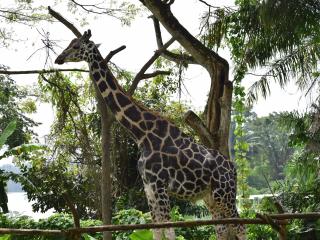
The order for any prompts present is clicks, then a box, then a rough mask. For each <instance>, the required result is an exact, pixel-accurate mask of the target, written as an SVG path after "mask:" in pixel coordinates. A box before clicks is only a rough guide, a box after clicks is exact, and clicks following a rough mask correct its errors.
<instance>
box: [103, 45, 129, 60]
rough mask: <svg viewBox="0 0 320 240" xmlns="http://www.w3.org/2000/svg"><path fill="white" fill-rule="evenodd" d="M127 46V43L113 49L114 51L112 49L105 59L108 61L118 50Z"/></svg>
mask: <svg viewBox="0 0 320 240" xmlns="http://www.w3.org/2000/svg"><path fill="white" fill-rule="evenodd" d="M125 48H126V46H125V45H122V46H121V47H119V48H117V49H115V50H113V51H110V52H109V54H108V55H107V56H106V58H105V59H104V60H105V61H106V62H109V61H110V60H111V58H112V57H113V56H114V55H116V54H117V53H118V52H120V51H122V50H124V49H125Z"/></svg>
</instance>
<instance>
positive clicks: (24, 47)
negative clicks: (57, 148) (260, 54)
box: [0, 0, 308, 137]
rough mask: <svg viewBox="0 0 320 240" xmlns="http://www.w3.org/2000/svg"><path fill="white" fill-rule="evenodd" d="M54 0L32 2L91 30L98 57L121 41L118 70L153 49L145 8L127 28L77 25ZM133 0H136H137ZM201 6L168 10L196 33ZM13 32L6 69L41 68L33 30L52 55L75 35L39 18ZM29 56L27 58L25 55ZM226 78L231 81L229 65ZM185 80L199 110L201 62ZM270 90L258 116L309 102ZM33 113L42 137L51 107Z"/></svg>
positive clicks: (30, 79)
mask: <svg viewBox="0 0 320 240" xmlns="http://www.w3.org/2000/svg"><path fill="white" fill-rule="evenodd" d="M9 2H10V1H8V3H9ZM54 2H55V1H37V4H44V6H46V5H49V4H50V3H52V4H51V6H52V8H53V9H55V10H56V11H58V12H60V13H61V14H62V15H63V16H64V17H66V18H67V19H68V20H70V21H71V22H73V23H74V24H75V25H76V26H77V27H78V29H79V30H80V29H81V31H84V30H87V29H88V28H90V29H91V31H92V40H93V41H94V42H96V43H101V46H100V48H99V49H100V51H101V53H102V55H103V56H106V55H107V54H108V53H109V51H111V50H113V49H116V48H118V47H119V46H121V45H126V47H127V48H126V49H125V50H123V51H122V52H120V53H118V54H117V55H115V56H114V58H113V59H112V61H113V62H115V63H116V64H117V65H119V66H120V67H121V68H124V69H127V70H130V71H132V72H138V71H139V70H140V68H141V67H142V66H143V65H144V63H145V62H146V61H147V60H148V59H149V58H150V57H151V56H152V55H153V53H154V51H155V50H156V49H157V46H156V40H155V35H154V29H153V24H152V20H150V19H148V14H149V13H147V12H144V13H142V14H139V16H137V18H136V19H135V20H134V21H133V22H132V24H131V26H129V27H128V26H122V25H121V23H120V22H119V21H118V20H116V19H115V18H112V17H107V16H95V17H93V16H87V17H88V22H89V24H88V25H86V26H80V24H78V21H77V20H76V19H75V18H74V15H73V14H68V11H66V9H65V5H64V3H60V2H58V4H57V5H55V6H54V4H53V3H54ZM61 2H63V1H61ZM133 2H137V0H135V1H133ZM220 2H222V1H220ZM223 3H224V4H226V5H232V1H230V0H228V1H223ZM1 5H4V4H0V6H1ZM195 6H197V7H195ZM204 10H206V8H205V6H204V5H202V4H199V2H198V1H197V0H188V1H186V0H176V1H175V4H173V8H172V11H173V12H174V14H175V16H176V17H177V18H178V20H179V21H180V22H181V23H182V24H183V25H184V26H185V27H186V28H187V29H188V30H189V31H190V32H191V33H192V34H194V35H196V34H198V33H199V29H198V26H199V19H200V16H201V12H203V11H204ZM83 14H84V13H83V12H80V16H81V15H82V16H86V15H83ZM13 31H14V34H15V36H16V37H17V38H19V39H22V40H24V41H21V42H18V43H14V44H12V45H11V46H10V47H9V48H7V49H4V48H2V49H0V52H1V61H0V63H2V64H5V65H7V66H9V67H10V68H11V70H28V69H42V68H43V67H44V63H45V58H46V55H45V51H44V50H41V49H40V50H38V51H37V52H36V53H34V52H35V51H36V50H37V49H38V48H40V47H41V46H42V43H41V38H42V37H41V35H40V34H39V33H38V31H39V32H49V33H50V38H51V39H56V40H59V41H58V44H59V45H60V46H61V48H56V51H57V53H59V52H61V50H62V49H63V48H65V47H66V46H67V45H68V44H69V42H70V41H71V40H72V39H73V38H74V35H73V34H72V33H71V32H70V31H69V30H68V29H66V28H65V27H64V26H63V25H62V24H61V23H58V22H55V23H53V24H52V23H47V22H43V23H40V24H39V25H38V26H37V27H36V28H33V29H30V28H29V27H26V26H15V27H14V29H13ZM162 32H163V41H164V42H166V41H167V40H169V38H170V36H169V35H168V34H167V33H166V32H165V30H164V29H163V28H162ZM175 47H178V44H174V45H172V47H171V48H175ZM33 53H34V54H33ZM32 54H33V55H32ZM219 54H220V55H221V56H222V57H224V58H226V60H228V61H229V62H231V59H230V54H228V52H227V51H225V50H222V51H219ZM31 55H32V57H31V58H29V57H30V56H31ZM51 57H52V62H50V61H49V64H48V66H51V67H61V66H57V65H54V64H53V61H54V59H55V54H52V55H51ZM82 66H86V64H85V63H77V64H76V63H68V64H66V65H63V66H62V67H63V68H75V67H82ZM230 76H231V79H232V63H231V72H230ZM13 78H14V79H15V80H16V81H17V83H18V84H20V85H32V84H36V78H37V76H36V75H33V76H30V75H19V76H18V75H15V76H13ZM255 80H257V77H254V76H248V77H246V79H245V80H244V81H243V83H244V86H245V87H246V88H248V87H249V86H250V85H251V84H252V83H253V82H254V81H255ZM184 84H185V86H186V88H187V90H184V91H183V95H182V99H183V100H186V101H187V102H189V103H190V104H191V105H192V106H193V107H194V110H197V111H198V110H203V108H204V105H205V103H206V99H207V93H208V90H209V87H210V80H209V76H208V73H207V72H206V70H205V69H203V68H202V67H200V66H192V65H191V66H190V67H189V68H188V71H187V72H186V74H185V79H184ZM271 89H272V94H271V96H270V97H268V98H267V99H262V98H260V100H259V101H258V102H257V103H256V104H255V105H254V107H253V110H254V111H255V112H256V113H257V114H258V116H266V115H268V114H269V113H272V112H274V111H277V112H279V111H291V110H294V109H300V110H303V109H305V108H306V106H307V105H308V100H307V99H305V98H304V96H303V94H302V93H301V92H299V91H298V90H297V88H296V87H295V86H294V85H293V84H291V85H289V86H288V87H287V88H286V90H281V89H280V88H279V87H278V86H277V85H276V84H272V85H271ZM32 117H33V118H35V119H36V120H37V121H38V122H41V123H42V125H40V127H38V128H37V129H36V132H37V133H38V134H39V136H40V137H43V136H44V135H46V134H47V133H48V131H49V127H50V124H51V123H52V121H53V119H54V113H53V109H52V107H51V106H50V105H49V104H39V105H38V112H37V114H34V115H33V116H32Z"/></svg>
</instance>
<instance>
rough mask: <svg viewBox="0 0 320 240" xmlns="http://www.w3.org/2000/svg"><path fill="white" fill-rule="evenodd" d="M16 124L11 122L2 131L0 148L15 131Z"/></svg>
mask: <svg viewBox="0 0 320 240" xmlns="http://www.w3.org/2000/svg"><path fill="white" fill-rule="evenodd" d="M16 126H17V122H16V121H15V120H14V121H11V122H10V123H9V124H8V125H7V127H6V128H5V129H4V130H3V132H2V133H1V135H0V148H2V146H3V145H4V144H5V143H6V141H7V139H8V138H9V137H10V136H11V134H12V133H13V132H14V130H15V129H16Z"/></svg>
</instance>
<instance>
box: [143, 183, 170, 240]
mask: <svg viewBox="0 0 320 240" xmlns="http://www.w3.org/2000/svg"><path fill="white" fill-rule="evenodd" d="M144 190H145V193H146V196H147V199H148V205H149V208H150V211H151V217H152V220H153V222H156V223H157V222H168V221H170V215H169V213H170V203H169V196H168V194H167V191H166V189H165V188H164V187H163V186H157V184H156V183H145V184H144ZM164 237H165V238H164ZM153 239H154V240H162V239H167V240H175V239H176V237H175V232H174V229H173V228H166V229H153Z"/></svg>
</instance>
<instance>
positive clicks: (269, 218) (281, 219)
mask: <svg viewBox="0 0 320 240" xmlns="http://www.w3.org/2000/svg"><path fill="white" fill-rule="evenodd" d="M292 219H320V212H311V213H283V214H269V215H261V214H257V217H256V218H224V219H216V220H197V221H185V222H165V223H150V224H127V225H103V226H94V227H85V228H70V229H67V230H42V229H9V228H0V234H11V235H51V236H52V235H54V236H64V237H66V238H67V239H79V238H80V235H81V234H83V233H96V232H105V231H128V230H137V229H155V228H169V227H174V228H176V227H197V226H203V225H216V224H268V225H271V227H272V228H273V229H274V230H276V231H278V233H279V239H281V240H284V239H287V238H286V230H285V226H286V225H287V224H288V220H292Z"/></svg>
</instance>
